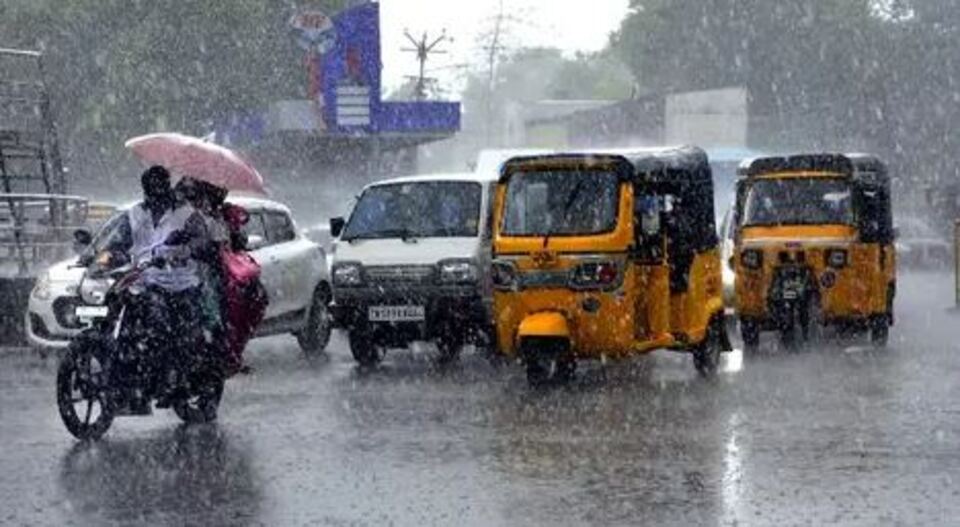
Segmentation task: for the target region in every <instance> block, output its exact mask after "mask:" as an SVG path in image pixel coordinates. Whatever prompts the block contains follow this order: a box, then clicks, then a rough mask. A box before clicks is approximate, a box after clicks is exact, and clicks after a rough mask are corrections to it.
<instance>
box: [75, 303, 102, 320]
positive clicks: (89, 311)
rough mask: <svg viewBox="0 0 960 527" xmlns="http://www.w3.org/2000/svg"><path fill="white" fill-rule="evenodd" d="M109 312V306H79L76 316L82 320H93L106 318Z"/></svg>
mask: <svg viewBox="0 0 960 527" xmlns="http://www.w3.org/2000/svg"><path fill="white" fill-rule="evenodd" d="M108 313H109V310H108V309H107V306H77V308H76V311H74V314H75V315H77V318H79V319H80V320H93V319H95V318H106V316H107V314H108Z"/></svg>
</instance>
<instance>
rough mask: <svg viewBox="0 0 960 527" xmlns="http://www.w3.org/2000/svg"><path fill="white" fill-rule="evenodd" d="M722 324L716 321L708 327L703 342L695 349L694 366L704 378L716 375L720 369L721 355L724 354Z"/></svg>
mask: <svg viewBox="0 0 960 527" xmlns="http://www.w3.org/2000/svg"><path fill="white" fill-rule="evenodd" d="M722 324H723V323H722V322H720V321H719V320H717V319H714V320H712V321H711V322H710V325H709V326H707V334H706V335H705V336H704V338H703V342H701V343H700V344H699V345H697V346H696V347H695V348H693V366H694V367H695V368H696V369H697V372H699V373H700V375H702V376H704V377H712V376H714V375H716V373H717V370H718V369H720V353H721V352H723V327H722Z"/></svg>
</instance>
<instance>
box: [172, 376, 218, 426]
mask: <svg viewBox="0 0 960 527" xmlns="http://www.w3.org/2000/svg"><path fill="white" fill-rule="evenodd" d="M223 384H224V381H223V378H222V377H221V376H220V375H217V374H215V373H207V374H202V375H197V376H196V378H195V379H192V380H191V382H190V390H189V391H190V396H189V397H188V398H186V399H176V400H175V401H173V412H174V413H175V414H177V417H179V418H180V419H181V420H182V421H183V422H184V423H187V424H202V423H210V422H212V421H216V420H217V410H218V408H219V407H220V399H221V397H223Z"/></svg>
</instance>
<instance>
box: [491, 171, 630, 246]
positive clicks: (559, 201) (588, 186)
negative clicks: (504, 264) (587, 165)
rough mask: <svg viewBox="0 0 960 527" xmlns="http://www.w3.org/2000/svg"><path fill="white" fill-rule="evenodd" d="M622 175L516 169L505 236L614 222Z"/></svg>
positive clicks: (579, 230)
mask: <svg viewBox="0 0 960 527" xmlns="http://www.w3.org/2000/svg"><path fill="white" fill-rule="evenodd" d="M619 195H620V191H619V178H618V177H617V175H616V174H615V173H614V172H610V171H596V170H587V171H579V170H559V171H537V172H515V173H513V174H512V175H511V177H510V180H509V183H508V184H507V193H506V203H505V205H504V215H503V224H502V233H503V234H504V235H506V236H564V235H568V236H569V235H581V234H599V233H605V232H610V231H612V230H613V229H614V228H615V227H616V222H617V205H618V200H619Z"/></svg>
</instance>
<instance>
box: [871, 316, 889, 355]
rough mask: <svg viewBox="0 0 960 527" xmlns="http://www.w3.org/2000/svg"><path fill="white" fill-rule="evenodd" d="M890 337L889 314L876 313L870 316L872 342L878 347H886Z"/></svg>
mask: <svg viewBox="0 0 960 527" xmlns="http://www.w3.org/2000/svg"><path fill="white" fill-rule="evenodd" d="M889 339H890V317H889V315H874V316H872V317H870V342H871V343H872V344H873V345H874V346H875V347H877V348H883V347H886V345H887V341H888V340H889Z"/></svg>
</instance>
